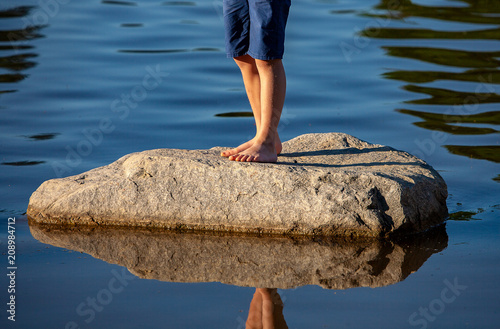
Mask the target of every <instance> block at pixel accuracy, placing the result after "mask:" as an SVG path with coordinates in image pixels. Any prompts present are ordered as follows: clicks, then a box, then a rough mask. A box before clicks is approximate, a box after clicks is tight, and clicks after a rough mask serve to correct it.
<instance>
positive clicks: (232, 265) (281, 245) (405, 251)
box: [30, 223, 448, 289]
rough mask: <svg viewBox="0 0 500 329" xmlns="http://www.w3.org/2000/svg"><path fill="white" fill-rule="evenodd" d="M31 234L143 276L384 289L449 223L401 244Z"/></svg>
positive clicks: (40, 229) (66, 231) (440, 243)
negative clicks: (382, 287)
mask: <svg viewBox="0 0 500 329" xmlns="http://www.w3.org/2000/svg"><path fill="white" fill-rule="evenodd" d="M30 230H31V234H32V235H33V237H35V238H36V239H38V240H39V241H41V242H43V243H47V244H51V245H54V246H57V247H61V248H68V249H71V250H75V251H79V252H84V253H88V254H90V255H92V256H93V257H96V258H99V259H102V260H104V261H106V262H109V263H112V264H118V265H122V266H125V267H127V268H128V270H129V271H130V272H131V273H132V274H134V275H136V276H138V277H140V278H144V279H155V280H161V281H168V282H222V283H226V284H232V285H238V286H247V287H262V288H281V289H287V288H294V287H298V286H304V285H318V286H321V287H323V288H326V289H348V288H355V287H381V286H386V285H390V284H394V283H397V282H399V281H402V280H404V279H405V278H406V277H407V276H408V275H410V274H411V273H413V272H415V271H417V270H418V269H419V268H420V267H421V266H422V264H424V262H425V261H426V260H427V259H428V258H429V257H430V256H431V255H432V254H434V253H437V252H440V251H441V250H443V249H444V248H446V246H447V243H448V242H447V241H448V236H447V235H446V230H445V228H444V226H440V227H438V228H435V229H433V230H430V231H429V232H426V233H424V234H417V235H412V236H409V237H408V238H405V239H404V240H402V241H390V240H389V239H356V240H355V241H343V240H339V239H330V238H322V239H317V240H316V241H314V240H312V239H307V238H303V237H302V238H295V237H294V238H286V237H257V236H248V235H244V236H238V235H236V236H235V235H228V234H218V235H216V234H215V233H212V234H178V233H174V232H171V231H170V232H168V231H167V232H165V230H148V229H145V228H142V229H133V228H110V227H106V228H103V227H94V228H92V227H82V226H77V227H67V226H66V227H61V226H56V225H37V224H33V223H30Z"/></svg>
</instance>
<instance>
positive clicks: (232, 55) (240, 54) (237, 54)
mask: <svg viewBox="0 0 500 329" xmlns="http://www.w3.org/2000/svg"><path fill="white" fill-rule="evenodd" d="M243 55H249V56H250V57H252V58H254V59H260V60H262V61H270V60H273V59H283V55H265V56H261V55H255V54H252V53H251V52H249V51H245V52H242V53H230V54H227V58H235V57H240V56H243Z"/></svg>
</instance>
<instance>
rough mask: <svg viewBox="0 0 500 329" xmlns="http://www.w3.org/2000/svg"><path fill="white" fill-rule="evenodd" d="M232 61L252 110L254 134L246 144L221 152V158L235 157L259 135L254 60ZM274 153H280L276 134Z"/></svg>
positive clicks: (258, 84) (257, 76)
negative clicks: (241, 80)
mask: <svg viewBox="0 0 500 329" xmlns="http://www.w3.org/2000/svg"><path fill="white" fill-rule="evenodd" d="M234 61H235V62H236V64H237V65H238V67H239V68H240V71H241V75H242V77H243V83H244V85H245V90H246V93H247V96H248V101H249V102H250V107H251V108H252V112H253V116H254V119H255V126H256V134H255V137H254V138H252V139H251V140H249V141H248V142H246V143H243V144H241V145H240V146H238V147H235V148H233V149H230V150H227V151H223V152H221V155H222V156H225V157H229V156H232V155H236V154H238V153H240V152H242V151H244V150H246V149H248V148H250V147H251V146H252V145H253V144H254V143H255V140H256V138H257V136H258V135H259V130H260V124H261V77H260V74H259V70H258V68H257V64H256V61H255V59H253V58H252V57H251V56H249V55H244V56H240V57H236V58H234ZM275 139H276V142H275V146H276V152H277V154H279V153H280V152H281V141H280V139H279V136H278V133H277V132H276V138H275Z"/></svg>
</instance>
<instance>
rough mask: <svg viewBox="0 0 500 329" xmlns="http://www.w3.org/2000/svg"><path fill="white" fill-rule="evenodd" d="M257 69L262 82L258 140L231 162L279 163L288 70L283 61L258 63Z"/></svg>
mask: <svg viewBox="0 0 500 329" xmlns="http://www.w3.org/2000/svg"><path fill="white" fill-rule="evenodd" d="M255 67H256V69H257V72H258V76H259V82H260V124H259V126H258V127H257V134H256V136H255V137H254V138H253V139H252V143H251V144H252V145H251V146H250V147H248V148H247V149H245V150H242V151H239V152H238V154H235V155H232V156H230V157H229V160H234V161H246V162H253V161H255V162H276V161H277V155H278V149H279V151H281V142H280V140H279V137H278V124H279V120H280V117H281V111H282V110H283V104H284V102H285V93H286V75H285V69H284V68H283V63H282V61H281V59H272V60H259V59H256V60H255ZM249 97H250V95H249ZM254 102H255V101H254ZM254 114H255V112H254ZM256 123H257V119H256Z"/></svg>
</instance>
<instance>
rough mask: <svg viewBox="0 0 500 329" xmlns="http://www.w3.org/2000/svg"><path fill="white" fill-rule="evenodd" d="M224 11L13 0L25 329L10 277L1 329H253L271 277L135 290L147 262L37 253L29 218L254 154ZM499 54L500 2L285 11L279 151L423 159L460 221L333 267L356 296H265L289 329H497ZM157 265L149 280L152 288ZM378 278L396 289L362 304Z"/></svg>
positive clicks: (1, 34) (5, 36) (320, 5)
mask: <svg viewBox="0 0 500 329" xmlns="http://www.w3.org/2000/svg"><path fill="white" fill-rule="evenodd" d="M221 12H222V4H221V2H220V1H211V0H207V1H163V2H162V1H137V2H132V1H90V0H89V1H75V0H73V1H68V0H64V1H63V0H58V1H57V0H41V1H31V0H15V1H14V0H4V1H2V3H1V4H0V118H1V119H0V125H1V128H0V195H1V199H0V216H1V217H2V220H1V223H2V225H1V226H0V229H1V230H2V231H1V233H0V244H1V248H2V257H3V260H2V264H4V265H3V266H4V269H3V270H2V273H3V272H5V274H7V273H8V270H7V252H8V248H7V246H8V238H7V221H8V218H9V217H15V218H16V224H15V228H16V233H15V234H16V235H15V236H16V242H17V244H16V246H17V249H16V252H17V254H16V257H17V258H16V265H17V266H18V268H17V271H16V293H15V296H16V302H17V303H16V322H15V323H14V322H11V321H8V320H7V319H6V317H7V315H9V314H8V313H7V312H6V310H7V305H6V303H7V301H8V298H9V294H8V293H7V289H8V286H9V281H8V280H7V277H6V275H5V274H2V273H0V277H2V278H3V279H2V280H0V284H1V286H0V291H2V293H1V294H0V296H2V297H1V298H2V302H1V303H0V305H4V306H3V307H4V308H5V310H2V309H0V321H1V323H2V325H1V326H2V328H4V327H6V326H8V327H18V328H65V327H68V328H70V327H78V328H202V327H203V328H243V327H244V325H243V324H244V321H245V319H246V317H247V314H248V308H249V304H250V301H251V299H252V295H253V292H254V289H253V288H251V287H245V286H251V283H252V282H254V283H255V282H258V281H255V280H254V281H252V280H253V279H255V278H260V280H264V279H265V278H264V276H265V275H264V274H265V273H264V272H263V274H262V276H263V277H259V276H255V275H254V277H253V279H252V278H249V279H248V280H247V281H244V282H243V281H241V282H240V285H237V282H235V281H234V280H233V281H231V280H229V279H227V278H226V277H224V276H222V274H224V273H226V272H227V271H226V272H225V271H224V270H221V269H219V270H220V275H221V276H219V277H218V280H213V281H219V282H223V283H218V282H212V283H206V282H205V283H203V282H199V283H186V282H184V281H186V280H181V279H177V280H174V281H179V282H177V283H175V282H165V281H168V280H165V277H160V276H158V277H156V279H140V278H138V277H132V276H131V275H130V274H128V272H127V271H125V272H122V271H123V269H124V267H123V266H126V267H128V268H134V266H135V267H137V266H138V264H142V263H141V260H144V259H146V260H147V259H148V258H147V257H145V256H144V255H143V254H142V253H141V251H144V250H143V248H144V247H143V248H139V247H138V248H137V249H136V250H135V251H134V252H136V253H137V255H139V256H137V257H136V259H137V262H136V263H130V262H131V260H129V258H130V257H132V258H131V259H134V258H133V257H135V256H134V255H136V254H133V255H131V254H130V253H132V251H126V248H125V247H123V248H122V249H120V248H117V250H123V253H122V254H120V253H118V254H119V255H121V256H120V257H121V258H120V257H119V258H116V255H114V256H113V257H111V256H110V255H109V254H98V253H96V250H100V249H96V250H92V249H88V248H85V247H82V245H75V244H74V242H75V241H72V240H71V241H69V242H67V243H66V244H61V241H60V240H59V244H57V243H55V242H53V241H52V240H45V242H47V243H50V244H44V243H41V242H39V241H38V240H36V239H34V238H33V236H32V233H31V232H30V228H29V226H28V223H27V219H26V216H25V215H24V212H25V210H26V207H27V204H28V198H29V196H30V194H31V193H32V192H33V191H34V190H35V189H36V188H37V187H38V186H39V185H40V184H41V183H42V182H43V181H45V180H47V179H50V178H55V177H61V176H67V175H71V174H77V173H80V172H83V171H85V170H88V169H91V168H94V167H97V166H101V165H105V164H108V163H110V162H112V161H114V160H116V159H117V158H119V157H120V156H122V155H124V154H128V153H130V152H134V151H142V150H145V149H153V148H160V147H169V148H190V149H194V148H196V149H198V148H209V147H212V146H215V145H223V146H231V145H236V144H238V143H241V142H243V141H245V139H247V138H249V137H250V136H251V135H252V133H253V129H254V127H253V119H252V118H250V117H248V116H247V115H245V113H247V112H248V111H249V107H248V104H247V100H246V96H245V93H244V89H243V86H242V83H241V78H240V76H239V74H238V71H237V69H236V66H235V65H234V63H232V61H231V60H228V59H226V58H225V54H224V51H223V46H224V41H223V26H222V21H221ZM499 39H500V2H498V1H494V0H490V1H481V0H478V1H473V0H458V1H444V0H442V1H439V0H438V1H431V0H421V1H408V0H406V1H405V0H399V1H378V0H359V1H329V0H317V1H313V0H295V1H293V4H292V8H291V14H290V18H289V25H288V28H287V43H286V54H285V60H284V63H285V67H286V70H287V76H288V92H287V99H286V105H285V109H284V113H283V117H282V122H281V126H280V134H281V137H282V139H283V140H287V139H290V138H293V137H295V136H297V135H300V134H304V133H310V132H345V133H349V134H352V135H354V136H356V137H358V138H361V139H364V140H367V141H370V142H373V143H380V144H386V145H390V146H392V147H395V148H397V149H402V150H405V151H408V152H410V153H413V154H415V155H417V156H419V157H421V158H423V159H424V160H426V161H427V162H429V163H430V164H431V165H432V166H433V167H434V168H436V169H437V170H438V171H439V172H440V173H441V175H442V176H443V178H444V179H445V180H446V182H447V184H448V190H449V194H450V196H449V199H448V207H449V210H450V219H449V220H448V221H447V223H446V227H445V231H444V232H439V234H437V233H431V236H425V237H424V238H423V239H424V240H425V241H427V242H426V243H423V244H422V243H421V242H419V241H409V242H404V243H399V242H397V243H394V244H391V245H390V246H389V247H388V246H383V247H380V248H379V247H377V248H375V247H374V249H370V248H372V247H369V248H368V247H363V248H365V249H366V248H367V249H366V250H374V251H373V253H374V256H370V257H367V258H366V259H365V258H357V257H358V256H349V257H347V258H346V259H341V260H340V261H339V262H338V263H335V264H336V266H335V267H334V268H333V267H332V269H330V270H332V271H333V269H339V268H343V266H344V267H345V268H346V272H345V273H346V277H347V279H352V280H350V281H349V280H348V281H349V282H350V285H342V283H343V282H344V281H343V280H346V278H345V277H344V278H342V276H341V275H340V276H334V275H333V274H331V276H329V277H328V278H330V279H329V281H328V280H326V281H325V280H323V281H321V282H323V285H321V284H318V282H315V281H314V280H312V279H311V280H309V281H307V280H305V279H303V280H305V281H304V282H305V283H306V284H307V285H305V286H301V287H298V288H292V287H291V286H286V285H285V284H284V282H285V281H286V279H285V278H288V277H289V275H284V276H283V282H273V284H275V285H276V286H275V287H276V288H280V289H278V293H279V294H280V295H281V299H282V300H283V302H284V310H283V314H284V318H285V319H286V321H287V323H288V326H289V327H290V328H499V327H500V314H499V311H498V309H500V299H499V297H498V296H499V295H500V284H499V281H498V278H499V277H500V265H499V264H500V262H499V261H500V251H499V242H500V241H499V240H500V239H499V236H500V224H499V221H500V166H499V162H500V144H499V141H500V135H499V130H498V126H499V124H500V112H499V110H498V107H499V104H500V71H499V66H500V42H499ZM233 112H239V114H237V115H234V114H232V113H233ZM33 234H35V233H33ZM436 234H437V235H436ZM63 236H65V237H68V236H71V235H69V233H68V234H66V235H63ZM436 236H437V238H436ZM125 237H127V235H125ZM96 239H97V238H96ZM96 239H91V240H89V241H97V240H96ZM99 239H101V237H100V236H99ZM41 241H44V240H41ZM51 241H52V242H51ZM100 241H102V243H105V242H106V241H108V242H109V243H111V245H113V243H114V242H113V241H115V240H112V239H111V240H107V239H104V238H103V239H101V240H100ZM162 241H163V240H162ZM237 241H240V240H237ZM70 242H71V243H70ZM158 243H160V242H158ZM161 243H167V242H165V241H163V242H161ZM273 243H275V242H272V243H271V242H270V244H269V245H271V246H272V245H273ZM234 244H237V243H236V242H235V243H234ZM88 245H92V244H91V243H90V242H89V243H88ZM117 245H118V246H120V245H119V244H117ZM324 245H325V244H323V246H324ZM56 246H59V247H56ZM84 246H85V245H84ZM125 246H126V244H125ZM138 246H139V245H138ZM266 246H267V245H266ZM326 246H327V247H328V246H330V247H328V248H330V249H327V250H334V251H336V252H337V253H338V254H342V253H343V252H344V251H345V250H350V249H349V248H352V246H345V247H342V248H340V247H339V248H340V249H335V248H334V247H333V246H335V244H333V245H332V244H328V243H327V244H326ZM263 248H264V247H263ZM304 248H305V247H304ZM308 248H316V247H315V245H313V246H312V247H311V246H310V247H308ZM318 248H319V247H318ZM346 248H347V249H346ZM365 249H363V250H365ZM359 250H361V249H359ZM398 250H402V251H398ZM89 254H90V255H93V256H94V257H95V258H94V257H91V256H89ZM285 254H286V253H285ZM320 254H321V253H320ZM345 254H346V255H351V254H349V253H347V252H346V253H345ZM358 254H362V253H361V252H360V253H357V252H355V253H354V254H352V255H358ZM141 255H142V256H141ZM127 257H129V258H127ZM214 257H220V256H216V255H214ZM332 257H333V256H332ZM398 257H399V258H398ZM401 257H402V258H401ZM101 259H103V260H105V261H103V260H101ZM352 259H354V260H357V259H359V262H358V263H357V264H358V265H356V266H358V267H356V266H354V267H353V266H351V265H352V262H350V260H352ZM397 259H402V260H403V261H401V262H399V263H398V262H396V260H397ZM186 261H187V260H186ZM154 263H155V262H154V261H153V265H151V266H150V267H144V268H142V270H144V271H149V272H144V273H161V271H162V268H159V267H158V266H155V265H154ZM200 264H202V265H203V264H205V263H200ZM391 264H392V265H391ZM394 264H396V265H397V266H394ZM204 266H205V265H203V266H201V267H199V268H193V271H192V272H196V271H198V272H199V271H202V270H201V269H203V268H205V267H204ZM206 266H207V267H206V268H208V269H209V270H207V273H208V274H211V273H215V272H217V267H213V264H212V267H210V266H209V265H206ZM284 266H285V265H284ZM167 268H168V267H167ZM285 268H287V267H286V266H285ZM366 268H368V269H371V270H370V271H368V274H367V275H364V276H363V275H362V274H363V273H364V272H363V271H364V269H366ZM195 269H196V271H195ZM192 272H189V271H188V272H186V273H192ZM124 273H127V274H124ZM141 273H142V272H141ZM144 273H143V275H142V276H141V275H139V277H147V275H146V274H144ZM283 273H285V274H286V273H288V272H286V271H284V272H283ZM321 273H323V272H321ZM332 273H333V272H332ZM208 274H207V275H208ZM186 275H187V274H186ZM307 275H309V276H311V275H313V276H314V277H316V276H317V275H319V274H318V273H316V274H314V273H313V274H307ZM307 275H306V276H307ZM356 275H359V277H357V276H356ZM384 275H389V276H390V277H391V279H390V280H389V279H387V280H386V281H384V280H385V279H384V280H382V278H385V277H384ZM118 276H121V277H120V278H121V281H119V279H118ZM276 277H279V276H276ZM113 278H116V279H113ZM353 278H358V279H357V280H354V279H353ZM373 278H376V279H373ZM372 279H373V280H374V281H373V282H375V281H377V280H379V281H380V280H381V281H380V282H382V281H383V282H385V283H384V284H382V283H380V284H378V285H373V284H372V286H377V287H376V288H369V287H364V286H370V284H367V283H366V282H365V281H366V280H372ZM162 280H163V281H162ZM242 280H243V279H242ZM180 281H182V282H184V283H181V282H180ZM201 281H203V280H201ZM379 281H377V282H379ZM110 282H112V283H113V284H115V286H111V287H110ZM117 282H120V284H121V285H120V284H118V283H117ZM264 282H266V281H264ZM325 282H327V283H328V284H329V285H330V286H328V284H327V283H325ZM269 284H271V283H269ZM325 285H326V286H325ZM328 287H330V289H329V288H328ZM356 287H357V288H356ZM119 288H123V289H119ZM269 288H273V287H269ZM110 291H114V292H110ZM109 296H111V297H109ZM73 324H75V326H73Z"/></svg>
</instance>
